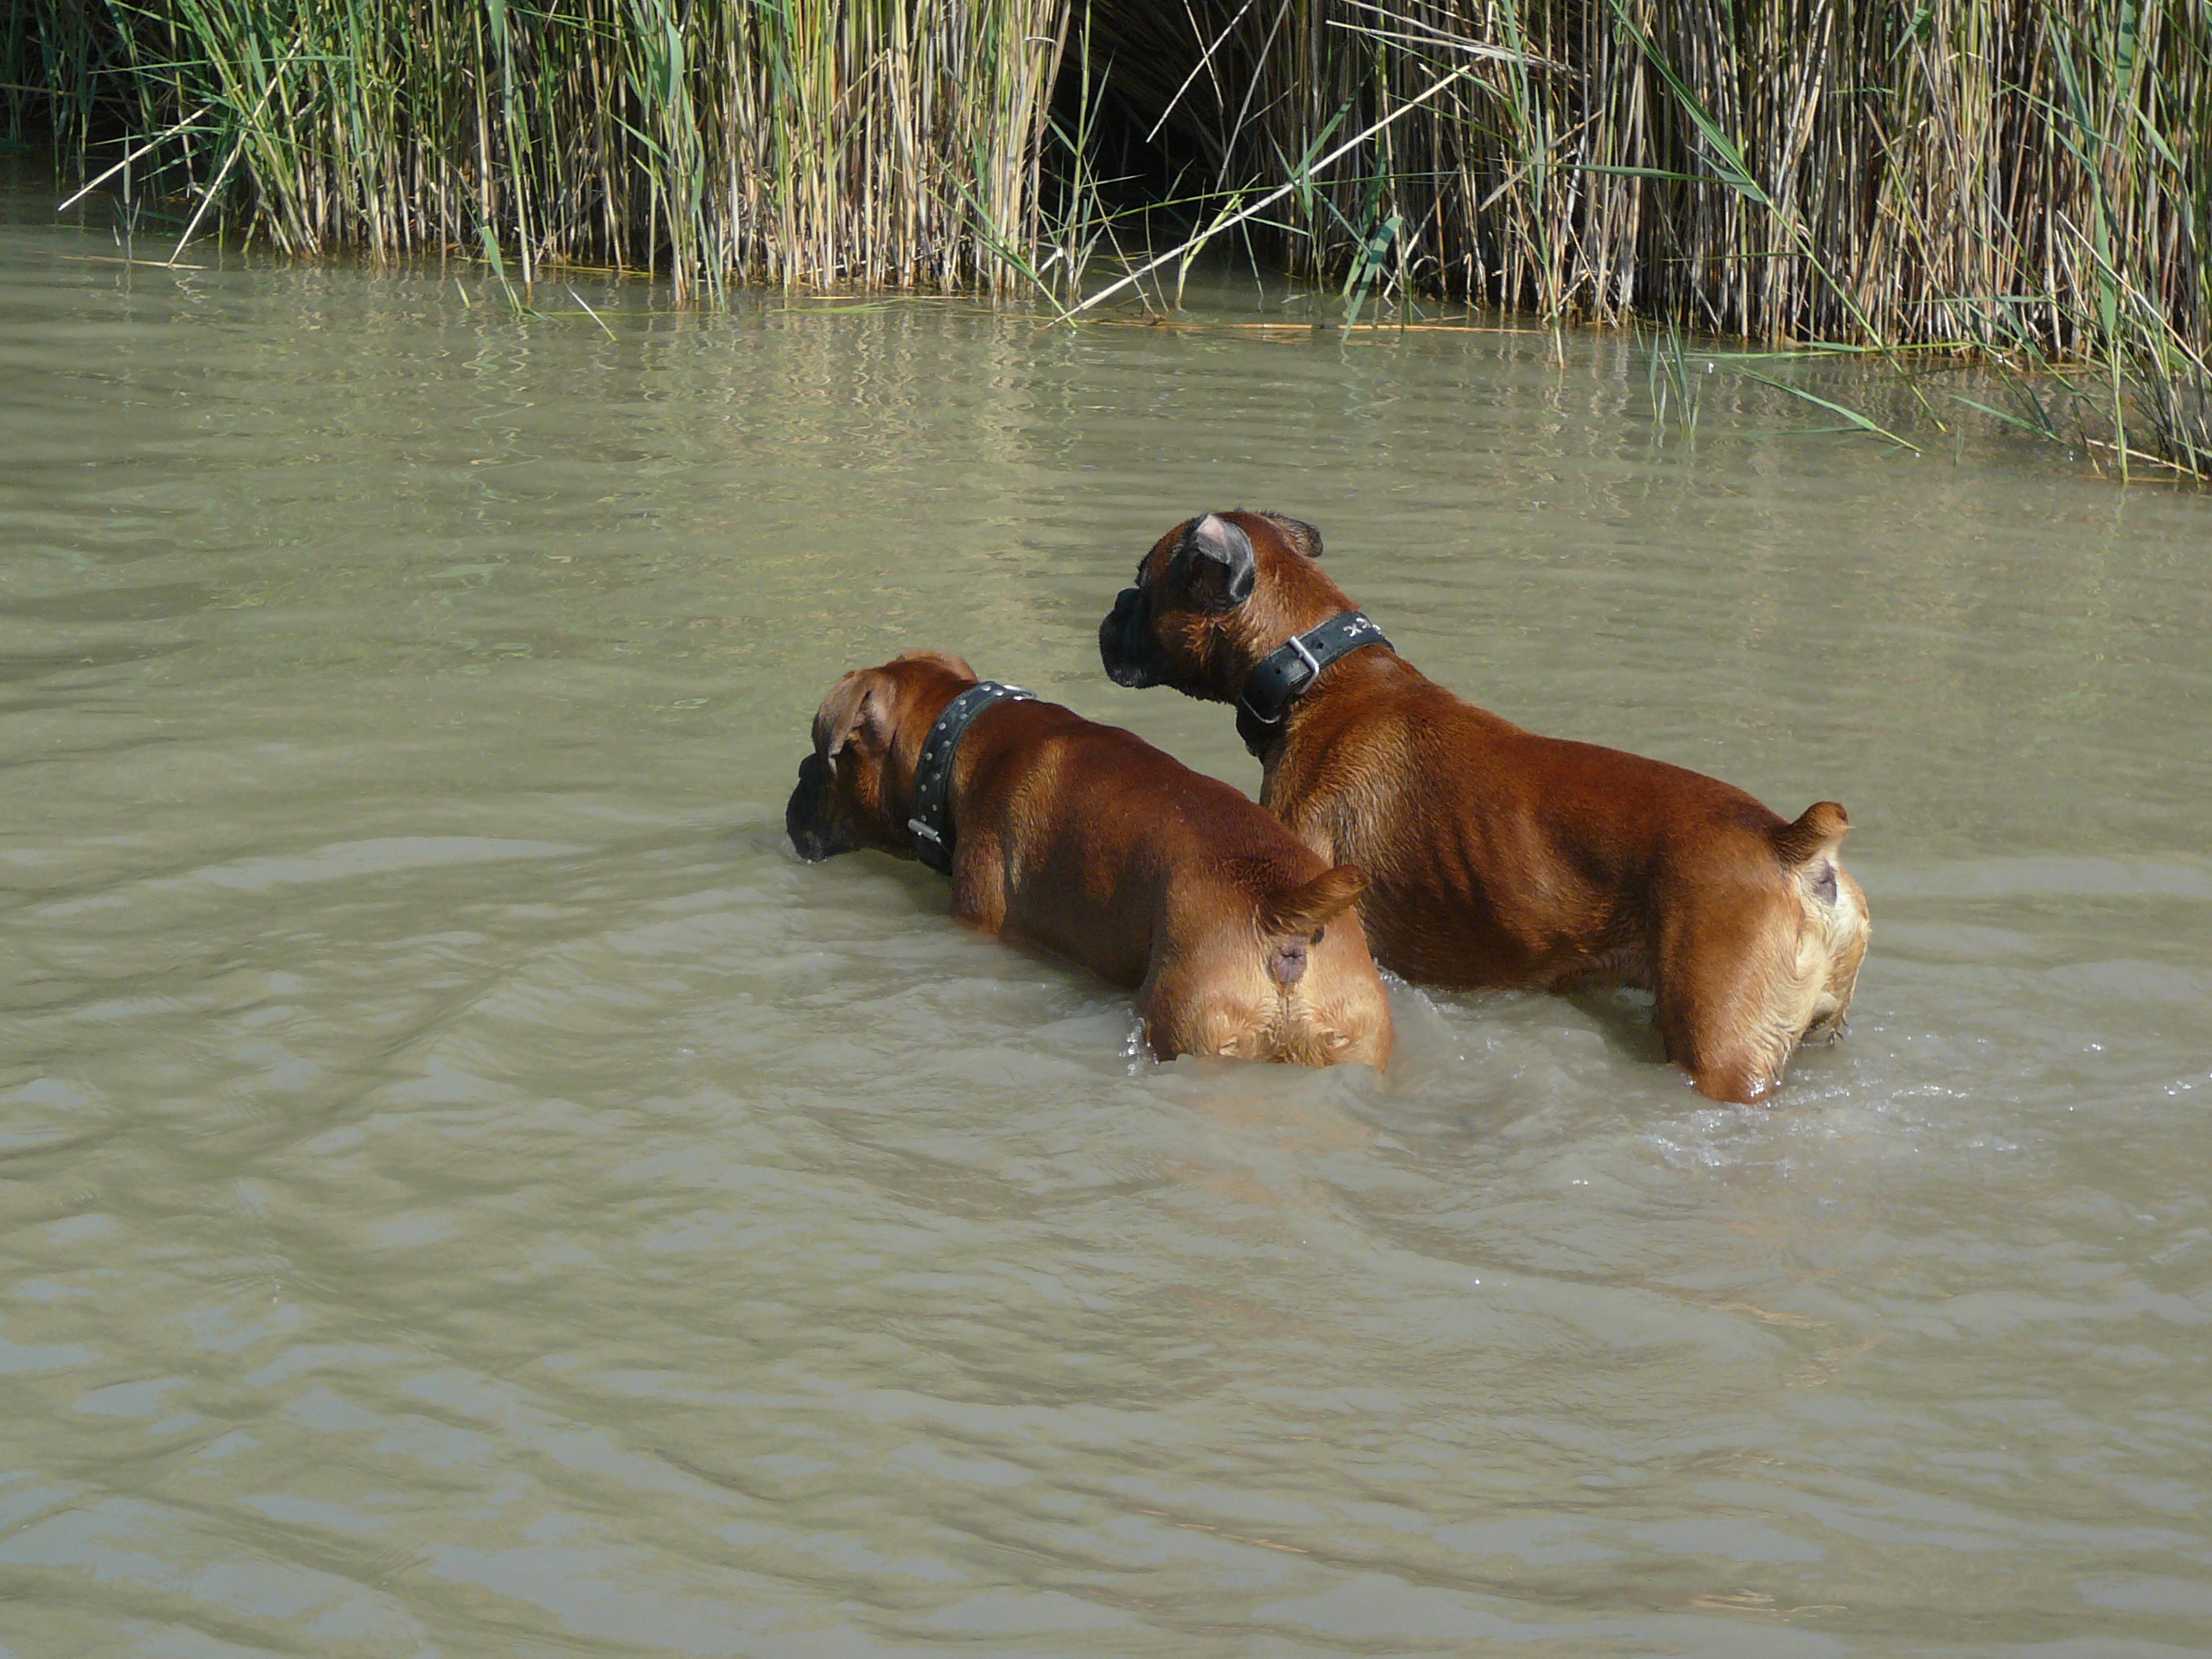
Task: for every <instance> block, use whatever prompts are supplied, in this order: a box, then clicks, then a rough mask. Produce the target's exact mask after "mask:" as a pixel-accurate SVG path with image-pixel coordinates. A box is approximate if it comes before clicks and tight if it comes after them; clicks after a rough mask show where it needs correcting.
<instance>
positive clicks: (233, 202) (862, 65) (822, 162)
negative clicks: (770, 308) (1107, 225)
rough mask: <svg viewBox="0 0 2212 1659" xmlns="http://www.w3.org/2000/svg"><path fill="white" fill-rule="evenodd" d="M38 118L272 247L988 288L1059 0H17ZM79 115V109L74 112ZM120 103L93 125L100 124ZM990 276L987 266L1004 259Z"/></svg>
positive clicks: (688, 278)
mask: <svg viewBox="0 0 2212 1659" xmlns="http://www.w3.org/2000/svg"><path fill="white" fill-rule="evenodd" d="M31 3H32V4H33V5H34V6H35V7H38V8H41V16H42V17H43V18H44V19H45V20H46V21H45V30H46V33H47V35H48V37H49V38H51V39H53V40H54V41H55V42H56V46H57V50H58V53H59V55H60V56H61V57H63V58H64V59H71V58H73V60H74V61H73V63H69V64H66V65H64V66H63V67H60V68H59V69H58V70H57V71H56V72H55V73H53V75H52V77H51V79H52V83H53V85H54V88H55V92H56V103H57V105H58V106H59V105H66V106H67V109H66V110H65V111H64V113H63V115H62V117H61V119H62V120H63V121H64V122H65V123H66V122H74V123H75V126H76V130H79V131H82V132H86V133H91V132H92V131H94V130H96V129H97V127H98V124H99V122H98V116H97V113H96V111H98V110H99V108H101V107H102V106H103V105H105V108H106V109H107V110H108V111H110V112H111V120H110V122H109V125H110V126H111V128H113V129H115V131H114V133H113V135H112V136H113V137H114V138H115V141H116V143H117V144H118V145H124V146H129V147H138V146H143V145H146V144H147V143H149V140H153V139H157V138H158V139H162V140H164V142H162V143H156V144H154V145H153V146H152V147H151V148H150V149H148V150H147V151H146V154H145V155H144V156H143V158H142V159H141V160H140V161H139V162H137V163H136V165H137V166H138V167H139V168H141V169H143V170H145V171H149V172H153V173H155V174H156V178H155V180H154V186H155V188H157V189H162V190H168V191H170V192H177V191H181V192H183V193H185V194H187V195H188V197H189V198H190V199H191V200H194V201H198V202H212V203H213V204H215V205H216V206H218V207H221V208H223V209H226V210H227V211H228V212H229V213H230V214H231V215H232V217H233V218H234V219H243V220H244V221H245V222H246V223H247V224H249V225H250V226H251V227H252V229H253V231H254V232H257V233H258V234H261V235H264V236H265V237H266V238H268V239H269V240H270V241H271V242H273V243H274V244H275V245H277V246H278V247H280V248H282V249H284V250H287V251H292V252H296V253H312V252H317V251H323V250H326V249H329V248H333V247H337V246H356V247H362V248H366V249H370V250H372V251H376V252H378V253H380V254H387V255H407V254H415V253H419V252H421V251H425V250H442V249H453V248H455V247H458V248H461V249H462V250H465V251H469V252H471V253H480V254H481V255H482V257H486V258H488V259H489V260H490V261H491V262H492V263H493V264H494V265H496V266H498V267H499V269H500V270H502V272H503V273H506V272H512V274H514V275H515V276H518V277H520V278H521V279H522V280H524V281H525V282H527V281H531V280H534V279H535V278H536V277H537V275H538V274H539V272H540V270H541V269H542V268H543V267H545V266H547V265H549V264H560V263H564V262H575V261H588V262H591V263H594V264H611V265H617V266H624V267H632V268H638V267H651V268H657V269H659V270H664V271H665V272H666V273H668V274H669V276H670V277H672V279H673V281H674V283H675V284H676V287H677V292H678V295H679V297H683V298H689V297H691V296H696V295H700V294H702V293H704V294H707V295H712V294H713V293H715V291H717V290H719V289H721V286H722V285H723V284H724V283H726V282H728V281H730V280H732V279H735V280H741V281H742V280H755V281H767V282H772V283H773V282H780V283H857V284H862V285H868V286H890V287H904V286H929V287H937V288H951V287H959V286H966V285H970V284H976V283H980V284H982V286H985V287H987V288H1004V287H1006V286H1007V285H1008V284H1009V283H1017V282H1021V281H1024V280H1026V278H1025V277H1023V275H1022V265H1021V262H1020V259H1019V257H1018V250H1020V248H1022V247H1023V246H1026V245H1029V244H1030V243H1032V242H1033V240H1034V239H1035V236H1036V227H1035V225H1034V222H1033V221H1034V216H1035V215H1034V204H1035V201H1036V194H1037V193H1036V179H1037V168H1036V157H1037V156H1038V155H1039V151H1040V145H1039V137H1038V129H1039V126H1040V124H1042V122H1043V121H1044V119H1045V118H1046V111H1047V108H1048V104H1049V94H1050V90H1051V87H1052V78H1053V73H1054V67H1055V62H1056V59H1057V56H1058V50H1059V45H1060V39H1061V37H1060V35H1059V34H1058V26H1059V24H1060V23H1061V22H1062V20H1063V16H1064V9H1063V7H1062V5H1061V4H1060V0H776V3H717V0H683V3H679V0H544V3H531V0H149V3H147V4H144V5H132V4H127V3H123V0H108V3H105V5H103V4H102V3H101V0H90V3H88V4H85V5H79V4H78V3H75V0H31ZM79 110H83V111H88V113H86V114H82V115H79V114H77V113H75V111H79ZM118 112H119V118H118ZM1009 256H1014V257H1009Z"/></svg>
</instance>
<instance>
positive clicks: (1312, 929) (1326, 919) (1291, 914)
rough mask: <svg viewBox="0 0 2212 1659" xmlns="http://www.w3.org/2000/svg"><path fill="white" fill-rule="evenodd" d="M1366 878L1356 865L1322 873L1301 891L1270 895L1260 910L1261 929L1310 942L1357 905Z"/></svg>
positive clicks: (1365, 889) (1294, 888) (1342, 865)
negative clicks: (1292, 935) (1309, 939)
mask: <svg viewBox="0 0 2212 1659" xmlns="http://www.w3.org/2000/svg"><path fill="white" fill-rule="evenodd" d="M1366 891H1367V877H1366V875H1365V874H1363V873H1362V872H1361V870H1360V868H1359V866H1358V865H1357V864H1339V865H1338V866H1337V867H1336V868H1334V869H1332V870H1324V871H1322V872H1321V874H1319V875H1317V876H1315V877H1314V878H1313V880H1311V881H1308V882H1306V884H1305V885H1303V886H1302V887H1293V888H1291V889H1290V890H1289V891H1288V892H1287V893H1274V894H1273V895H1271V896H1270V897H1269V898H1268V900H1267V901H1266V903H1265V904H1263V905H1262V906H1261V907H1260V925H1261V926H1262V927H1263V928H1265V929H1266V930H1267V931H1268V932H1270V933H1296V934H1303V935H1305V936H1306V938H1312V937H1313V935H1314V934H1316V933H1318V932H1319V931H1321V929H1322V928H1324V927H1325V926H1326V925H1328V924H1329V923H1331V922H1332V921H1334V920H1335V919H1336V918H1338V917H1339V916H1341V915H1343V914H1344V912H1346V911H1347V910H1350V909H1351V907H1352V906H1353V905H1354V904H1356V903H1357V901H1358V899H1359V895H1360V894H1361V893H1365V892H1366Z"/></svg>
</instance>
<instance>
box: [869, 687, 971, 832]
mask: <svg viewBox="0 0 2212 1659" xmlns="http://www.w3.org/2000/svg"><path fill="white" fill-rule="evenodd" d="M980 683H981V682H980V681H976V680H959V679H954V678H952V677H950V676H949V675H948V676H946V677H944V680H943V681H942V682H941V683H938V684H933V685H931V687H930V688H929V689H928V690H926V691H923V692H919V693H918V694H917V695H915V696H912V697H909V698H906V700H905V702H906V706H905V707H904V708H903V709H900V710H899V730H898V733H897V734H896V735H895V736H894V737H893V739H892V741H891V747H890V749H889V751H888V752H887V753H886V754H885V755H884V757H883V794H882V805H881V807H880V810H881V812H882V814H883V816H884V817H885V818H886V819H887V821H888V822H890V823H893V824H895V825H897V826H898V827H899V829H900V830H901V831H902V832H903V831H904V830H905V829H906V820H907V819H908V818H910V817H912V816H913V810H914V773H915V772H916V771H917V770H918V769H919V767H920V766H921V760H922V745H923V744H925V743H926V742H927V741H929V735H930V728H931V727H933V726H935V725H936V724H937V722H938V716H939V715H942V714H944V711H945V710H946V709H950V707H951V706H952V700H953V699H954V698H955V697H957V696H960V694H961V693H962V692H963V691H966V690H970V689H971V688H972V687H974V686H976V685H977V684H980Z"/></svg>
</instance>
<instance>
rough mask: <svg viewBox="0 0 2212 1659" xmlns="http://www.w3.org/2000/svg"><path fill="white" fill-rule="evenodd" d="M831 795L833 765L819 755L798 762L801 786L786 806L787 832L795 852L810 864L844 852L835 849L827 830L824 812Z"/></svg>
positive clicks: (812, 755) (785, 829)
mask: <svg viewBox="0 0 2212 1659" xmlns="http://www.w3.org/2000/svg"><path fill="white" fill-rule="evenodd" d="M828 800H829V762H828V761H826V760H823V758H822V757H821V756H820V755H818V754H810V755H808V756H807V757H806V759H805V760H802V761H800V762H799V763H798V787H797V788H795V789H793V790H792V791H791V799H790V801H788V802H787V803H786V804H785V807H784V833H785V835H787V836H790V837H791V850H792V851H793V852H795V853H797V854H798V855H799V856H800V857H801V858H803V859H804V860H805V861H807V862H808V863H810V864H818V863H820V862H821V861H823V859H825V858H828V857H830V856H831V855H834V854H836V853H837V852H839V851H841V850H842V849H839V848H836V847H833V846H831V845H830V844H829V836H827V835H825V834H824V833H823V826H822V817H823V808H824V806H825V805H826V804H828Z"/></svg>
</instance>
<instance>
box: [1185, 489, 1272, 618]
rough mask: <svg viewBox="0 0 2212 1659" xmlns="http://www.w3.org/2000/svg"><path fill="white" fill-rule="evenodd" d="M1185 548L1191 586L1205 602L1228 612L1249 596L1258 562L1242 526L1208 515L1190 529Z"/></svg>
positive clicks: (1215, 515) (1257, 570)
mask: <svg viewBox="0 0 2212 1659" xmlns="http://www.w3.org/2000/svg"><path fill="white" fill-rule="evenodd" d="M1185 545H1186V546H1187V547H1188V548H1189V549H1190V550H1191V581H1192V587H1193V588H1195V589H1196V590H1197V591H1198V593H1199V594H1201V595H1202V596H1204V597H1205V599H1206V600H1207V601H1210V602H1211V603H1212V604H1214V605H1216V606H1217V607H1219V608H1220V609H1222V610H1227V609H1229V608H1230V607H1231V606H1233V605H1242V604H1243V602H1244V601H1246V600H1248V599H1249V598H1250V597H1251V596H1252V582H1253V581H1254V579H1255V576H1256V575H1258V572H1259V558H1258V556H1257V555H1255V553H1254V552H1253V551H1252V538H1251V537H1249V536H1247V535H1246V534H1245V533H1244V528H1243V525H1241V524H1231V523H1230V521H1229V520H1228V519H1226V518H1223V517H1222V516H1221V515H1220V514H1219V513H1217V512H1210V513H1208V514H1206V516H1205V518H1201V519H1199V520H1198V522H1197V523H1196V524H1192V526H1191V533H1190V536H1189V537H1187V538H1186V540H1185Z"/></svg>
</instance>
